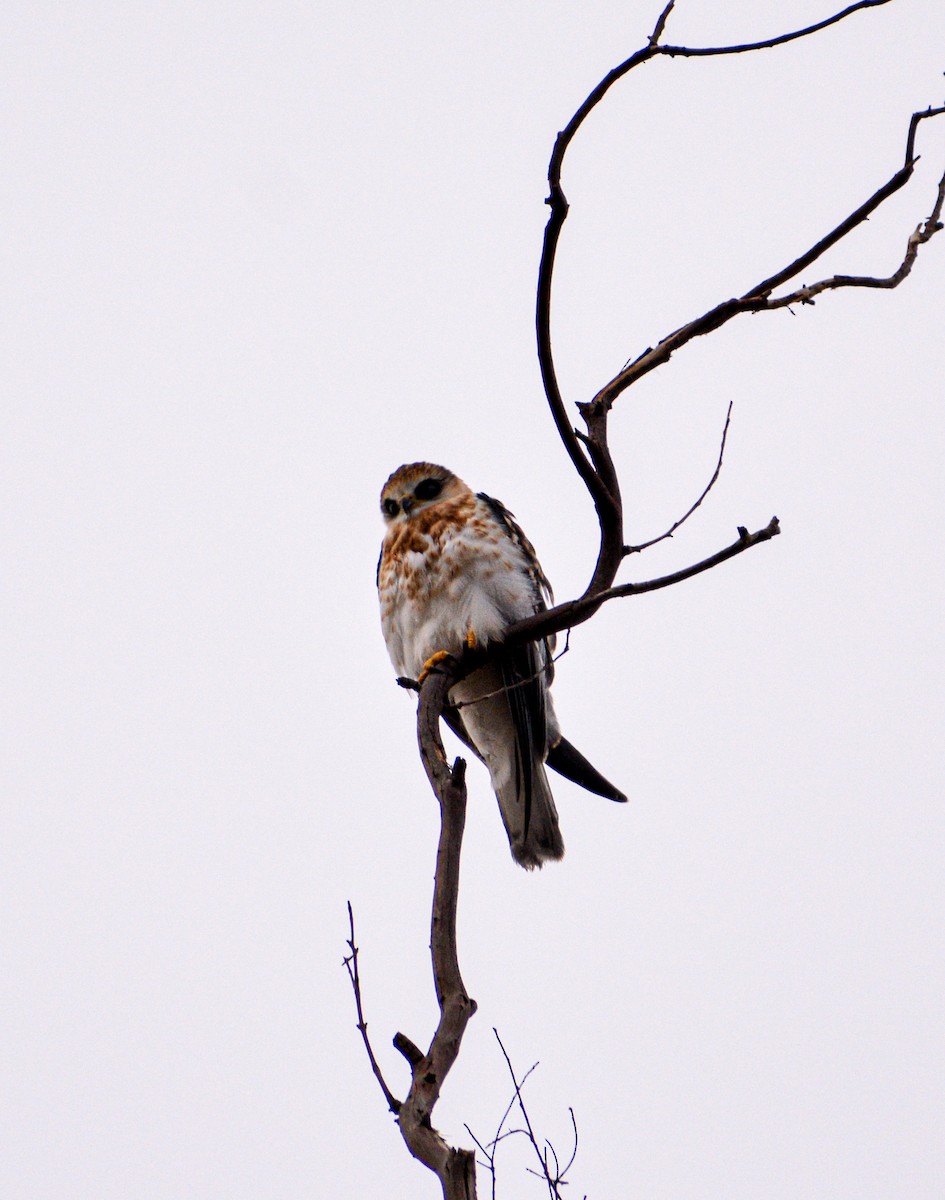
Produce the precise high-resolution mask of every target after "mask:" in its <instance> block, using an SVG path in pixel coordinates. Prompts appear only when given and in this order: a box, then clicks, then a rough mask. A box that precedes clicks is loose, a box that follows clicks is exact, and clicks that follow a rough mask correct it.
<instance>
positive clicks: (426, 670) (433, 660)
mask: <svg viewBox="0 0 945 1200" xmlns="http://www.w3.org/2000/svg"><path fill="white" fill-rule="evenodd" d="M449 656H450V652H449V651H448V650H437V652H436V654H431V655H430V657H429V658H428V659H427V661H426V662H425V663H424V664H423V670H422V671H421V672H420V677H419V679H418V680H417V683H423V681H424V679H426V677H427V676H428V675H429V674H430V672H431V671H432V670H433V668H434V667H435V666H436V665H437V663H441V662H442V661H443V659H444V658H449Z"/></svg>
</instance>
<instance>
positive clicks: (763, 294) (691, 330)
mask: <svg viewBox="0 0 945 1200" xmlns="http://www.w3.org/2000/svg"><path fill="white" fill-rule="evenodd" d="M887 3H889V0H859V2H858V3H854V4H850V5H848V6H847V7H846V8H844V9H842V10H840V11H839V12H836V13H834V14H833V15H832V16H829V17H826V18H824V19H823V20H821V21H818V22H815V23H814V24H811V25H808V26H805V27H804V28H803V29H797V30H794V31H793V32H791V33H785V34H780V35H778V36H776V37H773V38H768V39H765V40H762V41H756V42H746V43H742V44H739V45H734V46H712V47H691V46H676V45H669V44H662V43H661V41H660V39H661V37H662V36H663V34H664V32H665V29H666V24H667V22H668V20H669V17H670V14H671V13H672V11H673V8H674V0H670V2H669V3H667V4H666V5H665V6H664V8H663V9H662V11H661V12H660V15H659V18H658V19H657V22H656V25H655V27H654V29H653V33H652V34H651V35H650V38H649V40H648V41H647V44H646V45H645V46H644V47H643V48H642V49H640V50H638V51H637V52H636V53H635V54H632V55H631V56H630V57H629V58H627V59H625V60H624V61H623V62H622V63H620V64H619V65H618V66H616V67H615V68H614V69H613V70H612V71H610V72H609V73H608V74H607V75H606V76H604V78H603V79H602V80H601V81H600V82H599V83H598V84H597V86H596V87H595V88H594V89H593V90H592V91H591V92H590V93H589V95H588V96H587V98H586V99H585V100H584V102H583V103H582V104H581V105H580V107H579V108H578V109H577V111H576V112H575V113H574V115H573V116H572V117H571V120H570V121H569V122H568V124H567V125H566V126H565V128H564V129H563V130H561V132H560V133H559V134H558V136H557V138H556V139H555V144H554V148H553V150H552V154H551V159H550V162H549V164H548V197H547V199H546V201H545V202H546V204H547V205H548V206H549V208H550V210H551V211H550V214H549V217H548V221H547V223H546V226H545V233H544V239H543V243H542V252H541V258H540V262H539V269H538V292H537V303H536V313H535V325H536V334H537V342H538V361H539V366H540V369H541V375H542V382H543V384H544V388H545V395H546V397H547V400H548V405H549V408H550V410H551V414H552V418H553V419H554V422H555V426H556V428H557V430H558V433H559V436H560V437H561V440H562V443H563V444H564V447H565V449H566V450H567V452H568V454H569V456H570V458H571V460H572V462H573V463H574V466H575V468H576V469H577V471H578V474H579V475H580V476H581V479H582V480H583V481H584V484H585V486H586V487H587V489H588V492H589V494H590V496H591V499H592V501H593V503H594V507H595V510H596V512H597V517H598V523H599V526H600V544H599V550H598V555H597V562H596V564H595V567H594V571H593V574H592V576H591V580H590V582H589V583H588V585H587V587H586V589H585V591H584V595H583V596H582V597H581V599H582V601H589V600H590V599H591V598H592V597H594V596H596V595H599V594H601V593H603V592H605V591H606V590H607V589H608V588H610V586H611V585H612V584H613V581H614V579H615V578H616V574H617V571H618V569H619V567H620V562H621V560H622V558H623V557H624V556H625V553H626V552H627V551H626V548H625V546H624V541H623V508H622V503H621V499H620V487H619V481H618V479H617V474H616V471H615V470H614V466H613V461H612V459H611V456H610V451H609V447H608V441H607V415H608V413H609V411H610V408H611V406H612V405H613V402H614V400H615V399H616V398H617V397H618V396H619V395H620V394H621V393H622V392H623V391H625V390H626V389H627V388H628V387H630V386H631V385H632V384H633V383H635V382H636V381H637V380H638V379H640V378H641V377H642V376H643V375H645V374H647V373H648V372H649V371H652V370H653V369H654V368H655V367H657V366H660V365H661V364H662V363H664V362H667V361H668V360H669V358H670V357H671V356H672V355H673V353H674V352H675V351H676V350H678V349H679V348H680V347H681V346H684V345H686V343H687V342H689V341H691V340H692V339H693V338H695V337H699V336H701V335H703V334H706V333H711V332H712V331H713V330H715V329H718V328H720V327H721V326H722V325H724V324H725V323H726V322H728V321H729V320H731V319H732V318H733V317H735V316H737V315H738V314H739V313H741V312H760V311H767V310H774V309H778V308H784V307H786V306H788V305H790V304H800V303H812V302H813V297H814V296H815V295H818V294H820V293H821V292H823V291H827V290H830V289H837V288H840V287H886V288H889V287H896V286H897V285H898V284H899V283H901V282H902V280H903V279H904V278H905V277H906V275H908V273H909V271H910V270H911V268H912V264H913V262H914V261H915V257H916V254H917V253H918V248H919V246H920V245H921V244H923V243H924V242H926V241H928V240H929V238H931V237H932V236H933V234H934V233H936V232H938V230H939V229H940V228H941V223H940V220H939V216H940V213H941V194H942V188H940V189H939V202H938V203H937V205H936V207H935V209H933V212H932V215H931V216H930V218H929V219H928V220H927V221H926V223H925V225H924V227H923V228H922V233H921V235H920V234H919V231H917V232H916V233H915V234H913V236H912V238H910V241H909V245H908V248H907V253H906V258H905V259H904V260H903V263H902V265H901V266H900V268H899V270H898V271H896V272H895V273H894V274H893V275H891V276H889V277H888V278H887V279H884V280H879V279H870V278H867V277H863V276H853V275H848V276H834V277H833V278H832V279H828V280H821V281H820V282H819V283H816V284H813V285H810V286H809V287H804V288H801V289H798V290H796V291H794V292H792V293H790V294H789V295H786V296H782V297H778V298H772V295H771V293H772V292H773V291H774V289H775V288H776V287H778V286H780V284H782V283H786V282H787V281H788V280H789V279H792V278H794V277H795V276H796V275H797V274H798V273H799V272H800V271H802V270H804V268H805V267H806V266H808V265H810V263H812V262H814V261H816V260H817V259H818V258H819V257H820V256H821V255H822V254H823V253H824V252H825V251H826V250H827V249H828V248H829V247H830V246H833V245H835V244H836V243H837V242H838V241H840V240H841V239H842V238H843V237H845V236H846V235H847V234H848V233H849V232H850V231H851V230H852V229H854V228H856V226H858V225H859V224H861V223H862V222H863V221H865V220H866V219H867V217H868V216H869V215H870V213H872V212H874V211H875V210H876V209H877V208H878V207H879V206H880V205H881V204H882V203H883V202H884V201H885V200H886V199H888V198H889V196H891V195H893V194H894V193H895V192H897V191H898V190H899V189H900V188H901V187H903V186H904V185H905V184H906V183H907V182H908V180H909V179H910V178H911V176H912V173H913V170H914V168H915V162H916V158H915V135H916V129H917V127H918V124H919V122H920V121H922V120H924V119H926V118H928V117H932V116H936V115H938V114H940V113H941V112H942V111H943V109H931V108H930V109H928V110H927V111H926V112H924V113H915V114H914V115H913V117H912V120H911V122H910V126H909V136H908V139H907V144H906V158H905V164H904V166H903V167H902V168H901V169H900V170H899V171H897V172H896V173H895V174H894V175H893V176H892V177H891V178H890V179H889V180H888V181H887V182H886V183H885V184H883V185H882V186H881V187H880V188H879V189H877V191H876V192H875V193H874V194H873V195H872V196H871V197H870V198H869V199H868V200H867V201H865V202H864V203H863V204H862V205H860V207H859V208H858V209H856V210H855V211H854V212H853V213H851V214H850V215H849V216H848V217H846V218H844V220H843V221H841V222H840V224H839V225H838V226H837V227H836V228H835V229H834V230H832V231H831V233H829V234H827V235H826V237H824V238H822V239H821V240H820V241H819V242H817V243H816V244H815V245H814V246H812V247H811V248H810V249H809V250H806V251H805V252H804V253H803V254H801V255H800V256H798V257H797V258H796V259H795V260H794V261H793V262H792V263H790V264H788V266H786V267H784V268H782V269H781V270H779V271H778V272H776V273H775V274H774V275H772V276H770V277H769V278H768V279H766V280H764V281H762V283H760V284H758V285H757V286H755V287H754V288H751V289H750V290H749V291H748V292H746V293H745V294H744V295H743V296H741V297H739V298H736V299H731V300H725V301H723V302H722V303H720V304H718V305H716V306H715V307H714V308H712V309H710V310H709V311H708V312H706V313H703V315H702V316H700V317H697V318H696V319H695V320H693V321H690V322H688V323H687V324H686V325H684V326H683V327H682V328H680V329H677V330H676V331H675V332H673V333H671V334H669V335H668V336H667V337H665V338H663V339H662V340H661V341H660V342H659V343H658V344H657V346H655V347H651V348H649V349H647V350H646V351H644V352H643V354H641V355H639V357H638V358H636V359H634V360H633V361H632V362H631V363H630V364H629V365H628V366H627V367H625V368H624V369H623V370H622V371H620V372H619V373H618V374H617V375H616V376H615V377H614V378H613V379H612V380H611V381H610V382H609V383H608V384H606V385H605V386H604V387H603V388H601V389H600V391H599V392H598V393H597V395H596V396H595V397H594V398H593V400H592V401H590V402H589V403H578V405H577V407H578V410H579V412H580V414H581V416H582V418H583V420H584V423H585V426H586V428H587V433H586V434H585V433H582V432H580V431H579V430H577V429H574V428H573V426H572V424H571V421H570V419H569V416H568V410H567V407H566V405H565V401H564V398H563V396H562V394H561V390H560V386H559V384H558V379H557V372H556V369H555V364H554V355H553V352H552V343H551V298H552V283H553V276H554V265H555V256H556V254H557V247H558V242H559V239H560V235H561V230H562V228H563V226H564V222H565V221H566V219H567V216H568V202H567V198H566V196H565V194H564V189H563V187H562V185H561V173H562V167H563V163H564V158H565V155H566V153H567V150H568V147H569V146H570V144H571V142H572V141H573V139H574V137H575V135H576V134H577V132H578V130H579V129H580V128H581V126H582V125H583V123H584V121H585V120H586V119H587V117H588V116H589V114H590V113H591V112H592V111H593V110H594V109H595V108H596V107H597V105H598V104H599V103H600V102H601V100H603V98H604V96H606V95H607V93H608V92H609V90H610V89H611V87H613V85H614V84H615V83H617V82H618V81H619V80H620V79H622V78H623V77H624V76H625V75H627V74H629V72H630V71H632V70H634V69H635V68H636V67H639V66H642V65H643V64H644V63H646V62H649V61H650V60H651V59H652V58H655V57H658V56H667V57H708V56H719V55H731V54H744V53H748V52H751V51H755V50H764V49H771V48H773V47H776V46H781V45H785V44H786V43H788V42H794V41H797V40H798V39H800V38H804V37H808V36H810V35H812V34H815V33H818V32H820V31H822V30H824V29H827V28H828V27H830V26H832V25H836V24H838V23H839V22H841V21H843V20H845V19H846V18H847V17H850V16H852V15H853V14H854V13H856V12H859V11H860V10H862V9H867V8H878V7H881V6H883V5H884V4H887ZM943 186H945V184H943ZM702 498H704V497H702ZM702 498H700V500H699V501H697V502H696V505H695V506H694V507H698V505H699V503H701V500H702ZM688 515H689V514H687V516H688ZM658 540H661V539H658Z"/></svg>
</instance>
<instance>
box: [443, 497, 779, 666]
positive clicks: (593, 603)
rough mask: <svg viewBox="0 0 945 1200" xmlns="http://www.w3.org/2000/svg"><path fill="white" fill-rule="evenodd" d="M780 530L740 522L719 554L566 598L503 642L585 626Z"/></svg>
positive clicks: (521, 624)
mask: <svg viewBox="0 0 945 1200" xmlns="http://www.w3.org/2000/svg"><path fill="white" fill-rule="evenodd" d="M780 532H781V526H780V524H779V523H778V518H777V517H772V518H771V520H770V521H769V522H768V524H767V525H766V526H765V527H764V529H759V530H758V531H757V532H755V533H749V532H748V530H747V529H745V528H744V526H741V525H740V526H739V527H738V540H737V541H735V542H732V544H731V545H730V546H726V547H725V548H724V549H723V550H719V551H717V553H715V554H710V555H709V557H708V558H704V559H703V560H702V561H701V562H697V563H694V564H693V565H692V566H691V567H683V568H682V570H680V571H673V572H672V574H670V575H662V576H660V577H659V578H658V579H648V580H645V581H643V582H641V583H623V584H618V585H617V586H616V587H609V588H605V589H604V591H602V592H598V593H597V594H596V595H594V596H582V597H581V598H580V599H578V600H566V601H565V602H564V603H563V604H556V605H555V606H554V608H549V609H547V610H546V611H545V612H542V613H536V614H535V616H533V617H526V618H525V619H524V620H523V621H516V623H515V624H514V625H511V626H509V628H508V630H507V631H506V634H505V637H504V638H503V645H506V646H515V645H519V644H520V643H521V642H530V641H534V640H535V639H536V638H542V637H549V636H550V635H551V634H552V633H560V632H561V631H562V630H564V629H573V628H574V626H575V625H581V624H583V623H584V622H585V621H587V620H589V619H590V618H591V617H592V616H593V615H594V613H595V612H597V610H598V609H599V608H600V606H601V605H602V604H606V602H607V601H608V600H616V599H618V598H621V597H624V596H642V595H643V593H644V592H655V591H657V590H659V589H660V588H665V587H672V586H673V584H676V583H682V582H683V580H685V579H691V578H692V577H693V576H694V575H701V574H702V572H703V571H709V570H711V569H712V568H713V567H717V566H719V565H720V564H721V563H723V562H727V561H728V560H729V559H730V558H734V557H735V556H736V555H737V554H743V553H744V552H745V551H746V550H750V549H751V548H752V546H758V545H760V544H761V543H762V542H769V541H770V540H771V539H772V538H773V537H777V536H778V534H779V533H780ZM463 659H464V662H465V659H466V655H464V656H463ZM475 665H479V664H478V663H476V662H473V663H472V664H471V666H470V670H471V669H472V667H473V666H475Z"/></svg>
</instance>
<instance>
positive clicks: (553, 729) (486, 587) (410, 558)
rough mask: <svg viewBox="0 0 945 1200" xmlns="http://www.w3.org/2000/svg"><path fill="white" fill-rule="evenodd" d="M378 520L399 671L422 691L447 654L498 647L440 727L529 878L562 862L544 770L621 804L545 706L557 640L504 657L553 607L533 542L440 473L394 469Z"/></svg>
mask: <svg viewBox="0 0 945 1200" xmlns="http://www.w3.org/2000/svg"><path fill="white" fill-rule="evenodd" d="M381 513H382V515H383V518H384V521H385V522H386V524H387V532H386V534H385V536H384V542H383V545H382V547H381V557H380V560H379V562H378V564H377V588H378V594H379V598H380V605H381V626H382V629H383V631H384V640H385V642H386V643H387V650H388V653H389V654H390V657H391V661H392V662H393V664H394V669H395V671H396V672H397V674H398V675H401V676H408V677H409V678H411V679H418V678H421V677H422V676H423V674H424V672H425V671H427V670H429V669H430V667H431V665H432V664H433V663H435V662H436V661H439V660H442V658H443V657H444V655H445V654H459V653H461V651H462V650H463V648H464V647H465V646H479V647H487V646H492V647H493V649H492V653H491V654H490V657H489V662H488V664H487V665H486V666H484V667H482V668H481V669H479V670H477V671H475V672H474V673H473V674H471V675H470V676H468V678H466V679H464V680H462V681H461V682H460V683H458V684H456V685H455V686H454V687H453V688H452V690H451V692H450V701H451V705H452V707H450V708H449V709H447V711H446V712H445V713H444V716H445V718H446V720H447V723H448V724H449V725H450V727H451V728H452V729H453V731H454V732H455V733H456V734H457V735H458V736H459V737H460V738H461V739H462V740H463V741H464V742H465V743H466V744H467V745H468V746H469V747H470V748H471V749H472V750H473V751H474V752H475V753H476V754H477V755H478V757H479V758H481V759H482V761H483V762H484V763H485V764H486V766H487V767H488V768H489V774H490V776H491V778H492V787H493V789H494V790H495V794H496V797H497V799H498V801H499V810H500V812H501V813H502V820H503V821H504V822H505V828H506V832H507V833H508V836H509V845H510V846H511V849H512V857H513V858H514V859H515V861H516V862H517V863H519V864H521V866H523V867H526V868H528V869H531V868H532V867H540V866H541V865H542V863H543V862H544V861H545V860H546V859H553V858H561V857H562V855H563V854H564V842H563V841H562V838H561V831H560V829H559V828H558V813H557V810H556V809H555V802H554V799H553V797H552V795H551V788H550V787H549V785H548V777H547V775H546V773H545V764H546V763H547V765H548V766H550V767H552V768H553V769H554V770H556V771H558V772H559V773H560V774H562V775H564V776H566V777H567V778H568V779H571V780H573V781H574V782H575V783H578V784H580V785H581V786H582V787H585V788H587V789H588V790H589V791H591V792H595V793H596V794H597V795H600V796H605V797H607V798H608V799H610V800H617V801H625V800H626V796H624V795H623V793H622V792H620V791H619V790H618V789H617V788H615V787H614V786H613V784H611V783H608V781H607V780H606V779H604V777H603V776H602V775H600V774H599V773H598V772H597V771H596V770H595V769H594V768H593V767H592V766H591V764H590V763H589V762H588V761H587V760H586V759H585V758H584V757H583V756H582V755H581V754H580V753H579V752H578V751H577V750H575V749H574V747H573V746H572V745H571V744H570V742H567V741H566V740H565V739H564V738H563V737H562V736H561V732H560V730H559V728H558V721H557V718H556V717H555V711H554V707H553V706H552V703H551V696H550V694H549V689H550V687H551V681H552V677H553V675H554V663H553V660H552V654H553V652H554V638H549V639H546V640H544V641H540V642H537V643H535V642H532V643H529V644H527V645H524V646H516V647H510V648H504V647H503V646H502V645H501V643H502V638H503V635H504V633H505V630H506V629H507V628H508V627H509V626H510V625H513V624H514V623H515V622H516V621H519V620H521V619H522V618H523V617H528V616H531V615H532V614H533V613H537V612H543V611H544V610H545V609H546V608H547V607H548V605H549V604H553V603H554V598H553V596H552V592H551V586H550V584H549V583H548V580H547V579H546V578H545V574H544V572H543V571H542V569H541V565H540V564H539V562H538V558H537V557H536V555H535V551H534V548H533V547H532V544H531V542H530V541H529V540H528V538H527V537H526V536H525V534H524V533H523V532H522V530H521V529H520V528H519V526H518V525H517V524H516V522H515V521H514V520H513V518H512V514H511V513H510V512H509V511H508V510H507V509H506V508H504V507H503V506H502V505H501V504H500V503H499V501H498V500H493V499H492V498H491V497H489V496H487V495H485V494H484V493H482V492H480V493H479V494H478V495H477V494H475V493H473V492H472V491H471V489H470V488H469V487H468V486H467V485H466V484H465V483H463V481H462V480H461V479H458V478H457V477H456V476H455V475H454V474H453V473H452V471H448V470H447V469H446V468H445V467H439V466H436V465H435V464H434V463H425V462H420V463H409V464H407V465H406V466H403V467H399V468H398V469H397V470H396V471H395V472H394V473H393V475H391V477H390V479H388V481H387V482H386V483H385V484H384V487H383V490H382V491H381Z"/></svg>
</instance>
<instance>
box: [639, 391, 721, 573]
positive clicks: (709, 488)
mask: <svg viewBox="0 0 945 1200" xmlns="http://www.w3.org/2000/svg"><path fill="white" fill-rule="evenodd" d="M733 403H734V402H733V401H731V400H730V401H729V405H728V412H727V413H726V414H725V425H724V427H723V429H722V444H721V445H720V446H719V460H718V462H717V463H716V464H715V470H714V471H713V472H712V478H711V479H710V480H709V482H708V483H707V484H706V485H705V488H704V489H703V492H702V495H701V496H700V497H699V499H698V500H697V501H696V502H695V504H693V505H692V506H691V507H690V508H689V510H688V512H685V513H684V514H683V515H682V516H681V517H680V518H679V520H678V521H674V522H673V524H672V525H670V527H669V529H667V530H666V532H665V533H661V534H660V535H659V537H655V538H650V540H649V541H648V542H641V544H640V545H639V546H624V548H623V552H624V554H625V555H626V554H640V553H641V552H642V551H643V550H649V548H650V547H651V546H655V545H656V544H657V542H664V541H666V539H667V538H671V537H672V536H673V534H674V533H675V532H676V530H677V529H678V528H679V527H680V525H683V524H685V522H686V521H688V520H689V518H690V517H691V516H692V514H693V513H694V512H695V511H696V509H697V508H698V507H699V505H700V504H701V503H702V501H703V500H704V499H705V498H706V496H708V494H709V492H711V491H712V489H713V488H714V487H715V485H716V483H717V482H718V478H719V475H720V474H721V473H722V459H723V458H724V457H725V442H726V439H727V438H728V427H729V425H730V423H731V420H732V404H733Z"/></svg>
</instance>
